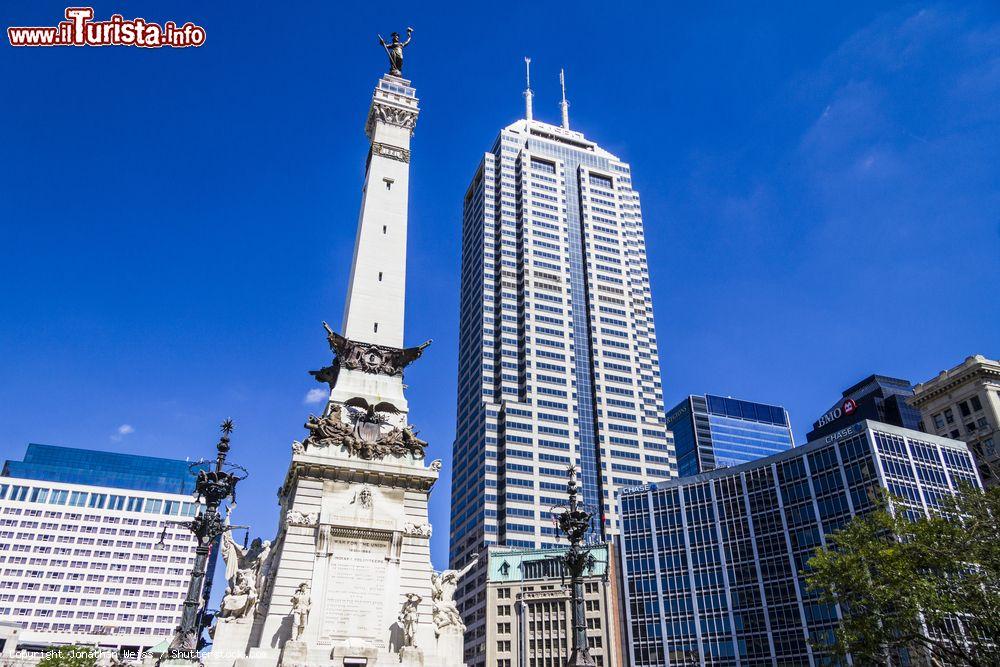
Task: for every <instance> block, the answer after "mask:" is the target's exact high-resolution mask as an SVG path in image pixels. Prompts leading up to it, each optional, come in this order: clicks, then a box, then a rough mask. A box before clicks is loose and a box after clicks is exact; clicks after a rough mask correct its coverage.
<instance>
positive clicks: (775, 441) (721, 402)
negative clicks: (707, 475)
mask: <svg viewBox="0 0 1000 667" xmlns="http://www.w3.org/2000/svg"><path fill="white" fill-rule="evenodd" d="M667 429H669V430H670V432H671V433H673V436H674V450H675V451H676V452H677V468H678V471H679V474H680V476H681V477H686V476H688V475H697V474H698V473H701V472H708V471H709V470H715V469H716V468H724V467H731V466H735V465H739V464H741V463H747V462H748V461H753V460H754V459H759V458H762V457H765V456H770V455H771V454H777V453H778V452H783V451H785V450H786V449H790V448H791V447H794V446H795V441H794V439H793V437H792V428H791V426H790V425H789V421H788V412H787V411H786V410H785V409H784V408H783V407H781V406H780V405H767V404H765V403H754V402H751V401H741V400H738V399H735V398H728V397H724V396H713V395H711V394H708V395H706V396H688V397H687V398H685V399H684V400H683V401H681V402H680V403H678V404H677V405H676V406H675V407H674V409H673V410H670V411H669V412H668V413H667Z"/></svg>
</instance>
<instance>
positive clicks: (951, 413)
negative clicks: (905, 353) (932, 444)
mask: <svg viewBox="0 0 1000 667" xmlns="http://www.w3.org/2000/svg"><path fill="white" fill-rule="evenodd" d="M909 403H910V405H912V406H913V407H914V408H916V409H918V410H920V416H921V422H920V430H921V431H927V432H928V433H936V434H938V435H943V436H946V437H949V438H955V439H957V440H963V441H965V442H966V443H968V445H969V448H970V449H971V450H972V453H973V454H975V456H976V463H977V464H978V466H979V474H980V476H981V477H982V478H983V483H984V484H986V485H987V486H995V485H998V484H1000V432H998V429H1000V426H998V424H1000V361H997V360H994V359H987V358H986V357H984V356H983V355H981V354H977V355H975V356H973V357H967V358H966V359H965V361H963V362H962V363H960V364H959V365H958V366H955V367H954V368H951V369H949V370H946V371H941V372H940V373H939V374H938V376H937V377H935V378H932V379H930V380H928V381H926V382H921V383H920V384H918V385H917V386H916V387H915V388H914V393H913V397H912V398H910V399H909Z"/></svg>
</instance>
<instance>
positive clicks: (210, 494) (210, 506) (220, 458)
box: [160, 419, 247, 663]
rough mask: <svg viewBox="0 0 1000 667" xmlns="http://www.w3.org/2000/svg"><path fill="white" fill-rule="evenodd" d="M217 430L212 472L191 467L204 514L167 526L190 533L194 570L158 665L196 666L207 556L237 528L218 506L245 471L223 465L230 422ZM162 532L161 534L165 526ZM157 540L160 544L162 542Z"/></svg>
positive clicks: (198, 464) (201, 464)
mask: <svg viewBox="0 0 1000 667" xmlns="http://www.w3.org/2000/svg"><path fill="white" fill-rule="evenodd" d="M221 430H222V436H221V437H220V438H219V443H218V444H217V445H216V446H215V448H216V450H218V454H217V455H216V457H215V467H214V470H213V469H212V468H211V466H210V464H211V461H210V460H206V459H202V460H200V461H195V462H194V463H192V464H191V471H192V473H193V472H194V471H195V470H197V471H198V472H197V479H196V480H195V495H196V497H197V498H198V500H199V502H200V503H204V506H205V507H204V510H200V511H199V512H198V514H197V515H196V516H195V517H194V518H193V519H192V520H191V521H178V522H171V523H174V525H179V526H184V527H186V528H187V529H188V530H190V531H191V532H192V533H194V536H195V538H196V539H197V540H198V545H197V546H196V547H195V551H194V554H195V556H194V567H193V568H192V569H191V581H190V582H189V583H188V590H187V597H186V598H185V599H184V610H183V612H182V614H181V624H180V625H179V626H178V627H177V629H176V630H175V631H174V637H173V639H172V640H171V642H170V648H169V649H167V652H166V654H165V655H164V656H163V659H162V661H161V662H173V661H178V662H182V663H191V662H195V663H197V662H198V661H199V658H198V650H199V649H200V648H201V647H200V645H199V644H200V643H201V642H200V640H201V631H202V629H203V625H202V624H203V613H204V610H203V607H202V604H201V601H202V600H201V593H202V587H203V585H204V583H205V572H206V565H207V563H208V554H209V551H210V550H211V545H212V542H213V541H215V538H217V537H218V536H219V535H222V533H224V532H226V531H227V530H232V529H233V528H239V527H240V526H227V525H226V524H225V522H224V521H223V520H222V517H221V516H219V506H220V505H221V504H222V501H224V500H226V499H227V498H230V499H231V498H235V493H236V484H237V482H239V481H240V480H243V479H246V476H247V471H246V469H245V468H243V467H242V466H239V465H236V464H235V463H227V462H226V454H227V453H228V452H229V434H230V433H232V432H233V420H232V419H227V420H226V421H224V422H222V426H221ZM163 530H164V533H165V532H166V526H164V528H163ZM160 539H161V542H162V540H163V538H162V537H161V538H160Z"/></svg>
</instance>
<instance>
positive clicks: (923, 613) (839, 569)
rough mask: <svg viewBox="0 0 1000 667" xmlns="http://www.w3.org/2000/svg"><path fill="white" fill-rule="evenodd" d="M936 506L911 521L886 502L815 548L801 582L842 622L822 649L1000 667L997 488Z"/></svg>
mask: <svg viewBox="0 0 1000 667" xmlns="http://www.w3.org/2000/svg"><path fill="white" fill-rule="evenodd" d="M942 503H943V504H942V507H941V514H940V515H939V516H934V517H932V518H929V519H928V518H919V519H916V520H911V519H909V518H907V517H906V513H905V512H904V511H903V508H902V507H901V505H899V503H898V502H897V501H894V500H892V499H890V498H884V499H883V500H882V503H881V505H880V507H879V508H878V509H877V510H875V511H873V512H871V513H869V514H866V515H864V516H858V517H855V518H854V519H853V520H852V521H851V522H850V523H849V524H847V526H845V527H844V528H843V529H841V530H840V531H838V532H836V533H834V534H833V535H831V536H830V538H829V539H828V544H827V547H826V548H820V549H817V551H816V555H815V556H814V557H813V558H812V559H811V560H810V561H809V563H808V567H807V568H806V571H805V572H804V573H803V574H804V575H805V578H806V581H807V583H808V585H809V587H810V588H811V589H812V590H814V591H816V592H818V593H819V595H820V597H821V599H822V600H823V602H826V603H828V604H839V605H840V607H841V610H842V611H843V614H844V620H843V621H842V622H841V624H840V626H839V627H838V628H837V631H836V633H835V644H834V645H833V646H826V647H825V648H826V649H828V650H830V649H832V650H833V651H834V652H835V653H837V654H839V655H841V656H842V655H844V654H846V653H850V654H852V655H853V656H854V658H855V664H859V663H860V664H890V665H892V664H901V661H900V660H899V658H900V657H901V656H902V655H903V654H908V655H909V657H910V660H911V664H912V663H916V664H929V665H938V664H946V665H963V666H967V667H987V666H991V665H992V666H995V665H1000V521H998V519H1000V488H994V489H990V490H988V491H986V492H985V493H984V492H982V491H980V490H978V489H972V488H966V489H964V490H963V491H962V492H961V493H960V494H958V495H957V496H956V497H954V498H947V499H945V500H944V501H942Z"/></svg>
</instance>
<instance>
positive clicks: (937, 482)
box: [620, 421, 980, 667]
mask: <svg viewBox="0 0 1000 667" xmlns="http://www.w3.org/2000/svg"><path fill="white" fill-rule="evenodd" d="M963 483H967V484H971V485H973V486H977V487H978V486H979V484H980V482H979V478H978V476H977V474H976V469H975V465H974V462H973V459H972V457H971V455H970V453H969V451H968V448H967V447H965V445H964V443H962V442H959V441H956V440H951V439H948V438H941V437H938V436H934V435H928V434H925V433H921V432H919V431H913V430H909V429H903V428H899V427H896V426H891V425H888V424H880V423H877V422H872V421H863V422H859V423H857V424H854V425H852V426H850V427H847V428H845V429H842V430H841V431H839V432H837V433H836V434H833V435H829V436H826V437H825V438H823V439H821V440H817V441H814V442H810V443H808V444H806V445H803V446H800V447H796V448H794V449H791V450H788V451H786V452H783V453H781V454H776V455H774V456H770V457H768V458H764V459H760V460H757V461H753V462H750V463H747V464H744V465H741V466H737V467H735V468H727V469H720V470H715V471H712V472H709V473H705V474H701V475H697V476H694V477H687V478H681V479H680V480H673V481H671V482H667V483H662V484H656V485H646V486H643V487H637V488H635V489H630V490H626V491H625V492H624V493H623V494H622V496H621V498H620V502H621V516H622V536H621V545H622V553H623V557H622V574H623V579H624V593H625V603H624V608H625V616H626V620H625V625H626V632H627V640H626V645H627V647H628V650H629V652H630V659H631V664H632V665H633V667H654V666H655V667H665V666H667V665H698V664H712V665H729V666H735V665H765V664H766V665H772V664H778V665H819V664H828V663H826V662H824V659H826V658H829V656H824V655H820V654H819V652H818V651H817V650H816V649H815V648H814V647H813V642H814V641H816V640H818V641H820V642H825V641H828V640H829V639H830V638H831V637H832V633H833V631H834V628H835V627H836V625H837V623H838V620H839V618H840V616H839V613H840V612H839V610H838V609H837V608H836V607H835V606H828V605H823V604H821V603H820V602H819V600H818V597H817V595H816V594H815V593H812V592H810V591H808V590H807V588H806V585H805V583H804V581H803V578H802V576H801V575H800V574H799V573H800V572H801V571H802V569H803V568H804V567H805V565H806V563H807V562H808V560H809V559H810V558H811V557H812V556H813V554H814V553H815V550H816V548H817V547H821V546H824V545H825V543H826V536H827V535H828V534H830V533H831V532H833V531H836V530H837V529H839V528H841V527H842V526H844V525H845V524H846V523H847V522H848V521H849V520H850V519H851V517H852V516H854V515H857V514H863V513H865V512H868V511H870V510H871V509H872V508H873V507H874V506H875V499H876V498H877V497H878V492H879V490H880V489H885V490H888V491H889V492H891V493H893V494H895V495H896V496H899V497H900V498H902V499H903V501H902V502H903V506H904V511H906V512H908V513H910V514H911V515H913V516H920V515H928V514H930V513H931V512H934V511H935V509H936V508H937V507H938V506H939V505H940V501H941V499H942V498H943V497H945V496H948V495H951V494H954V493H955V491H956V490H957V489H958V488H959V486H960V485H961V484H963Z"/></svg>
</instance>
